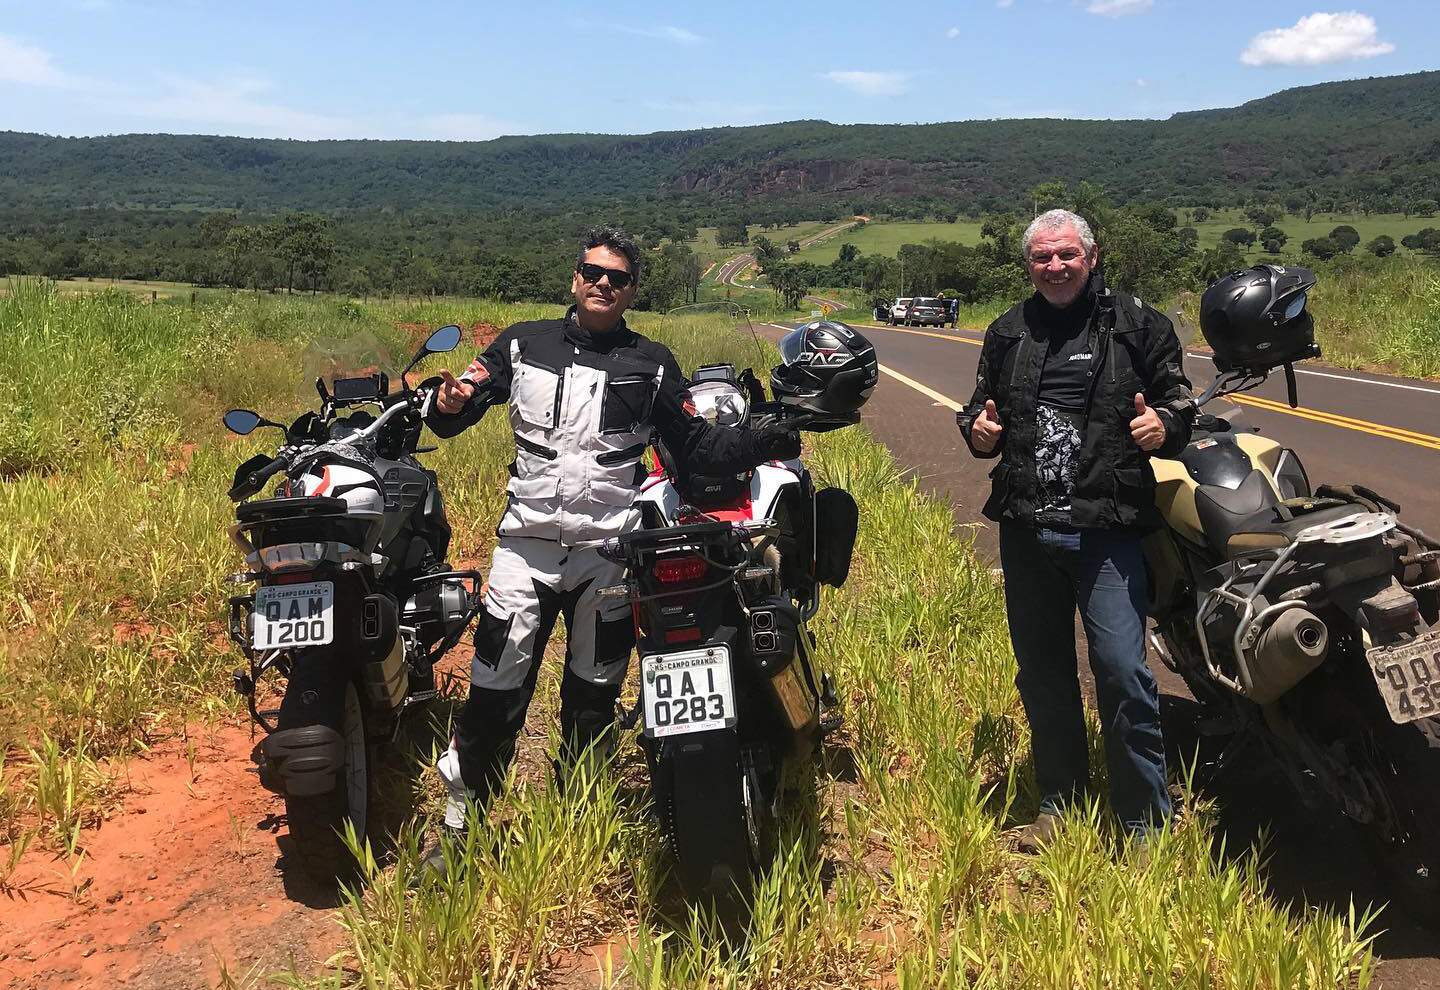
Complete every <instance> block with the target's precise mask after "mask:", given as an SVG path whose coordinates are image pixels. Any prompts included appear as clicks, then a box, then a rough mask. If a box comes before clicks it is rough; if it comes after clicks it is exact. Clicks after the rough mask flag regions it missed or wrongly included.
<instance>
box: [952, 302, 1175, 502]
mask: <svg viewBox="0 0 1440 990" xmlns="http://www.w3.org/2000/svg"><path fill="white" fill-rule="evenodd" d="M1040 305H1042V301H1041V298H1040V297H1039V295H1038V294H1037V295H1034V296H1031V297H1030V298H1029V299H1026V300H1025V301H1023V302H1021V303H1017V304H1016V305H1015V306H1012V307H1011V308H1010V309H1009V310H1008V311H1007V312H1005V313H1004V314H1003V315H1002V316H1000V318H999V319H997V320H996V321H995V322H994V323H992V324H990V326H989V328H988V329H986V331H985V342H984V345H983V346H982V348H981V351H980V366H979V370H978V371H977V373H976V376H975V392H974V394H973V395H972V396H971V397H970V402H969V403H968V404H967V405H966V406H965V408H964V409H962V410H961V411H960V412H959V413H957V414H956V422H957V423H958V424H959V426H960V431H961V435H962V436H963V437H964V439H965V445H966V446H967V447H969V448H970V452H971V453H972V454H974V455H975V456H976V457H999V458H1000V463H999V464H997V465H996V466H995V468H994V470H992V471H991V472H990V483H991V491H990V498H989V499H988V500H987V501H986V503H985V509H984V514H985V516H986V517H987V518H989V519H993V520H995V521H997V522H998V521H1000V520H1001V519H1010V520H1014V521H1017V522H1021V523H1025V524H1026V525H1034V523H1035V513H1036V506H1037V500H1038V497H1039V491H1040V484H1039V479H1038V477H1037V473H1036V466H1035V451H1034V446H1035V439H1036V405H1037V401H1038V396H1039V391H1040V373H1041V368H1042V366H1043V364H1044V360H1045V347H1044V346H1043V345H1042V344H1039V343H1037V342H1036V341H1035V340H1034V338H1033V336H1032V332H1031V328H1032V326H1034V325H1036V324H1037V322H1038V318H1039V317H1040V312H1039V310H1038V308H1037V307H1039V306H1040ZM1072 305H1076V306H1083V305H1090V306H1092V307H1093V309H1092V315H1091V317H1090V320H1089V323H1088V326H1087V328H1086V331H1085V332H1086V333H1088V334H1089V336H1090V354H1091V358H1090V366H1089V369H1088V371H1087V374H1088V377H1089V386H1088V393H1087V396H1086V401H1085V409H1084V417H1083V426H1082V432H1081V446H1080V454H1079V463H1078V465H1077V468H1076V472H1075V483H1074V489H1073V491H1072V492H1071V499H1070V520H1071V525H1073V526H1074V527H1076V528H1077V529H1108V528H1137V529H1150V528H1153V527H1155V526H1158V525H1159V524H1160V521H1161V520H1160V514H1159V511H1158V510H1157V509H1156V507H1155V473H1154V471H1152V470H1151V468H1150V457H1151V456H1154V457H1174V456H1176V455H1177V454H1179V453H1180V451H1182V450H1184V449H1185V446H1186V444H1188V443H1189V442H1190V433H1191V429H1192V426H1193V424H1194V420H1195V412H1196V407H1195V398H1194V396H1193V395H1192V394H1191V391H1190V381H1189V379H1187V378H1186V377H1185V368H1184V364H1183V359H1184V352H1183V350H1182V349H1181V347H1180V340H1179V338H1178V337H1176V335H1175V328H1174V326H1173V325H1172V324H1171V323H1170V321H1169V320H1168V319H1166V317H1165V316H1164V315H1163V314H1162V313H1160V312H1159V311H1158V310H1156V309H1154V308H1153V307H1151V306H1147V305H1146V304H1145V303H1143V302H1141V301H1140V299H1138V298H1137V297H1135V296H1131V295H1122V294H1117V293H1112V292H1108V291H1105V290H1104V289H1103V286H1102V284H1101V282H1100V280H1099V278H1098V277H1093V276H1092V279H1091V282H1090V284H1089V285H1088V286H1087V288H1086V296H1085V297H1082V298H1081V299H1079V300H1077V301H1076V302H1075V303H1073V304H1072ZM1137 392H1139V393H1143V394H1144V396H1145V402H1146V404H1147V405H1149V406H1150V407H1151V408H1153V409H1155V411H1156V412H1157V413H1158V414H1159V416H1160V419H1161V421H1162V422H1163V423H1164V424H1165V442H1164V444H1163V445H1162V446H1161V447H1160V448H1159V449H1157V450H1155V451H1154V452H1153V453H1146V452H1144V451H1142V450H1141V449H1140V448H1139V447H1138V446H1137V445H1136V444H1135V441H1134V439H1133V438H1132V437H1131V436H1130V421H1131V420H1132V419H1134V418H1135V394H1136V393H1137ZM987 399H994V400H995V405H996V408H997V409H998V410H999V413H1000V419H1001V421H1002V422H1003V423H1004V426H1005V429H1004V432H1003V433H1001V435H1000V442H999V444H998V445H997V446H996V448H995V450H993V451H991V452H989V453H982V452H980V451H978V450H976V449H975V446H974V443H973V442H972V440H971V436H970V428H971V427H972V426H973V425H974V423H975V418H976V417H977V416H979V414H980V412H981V411H982V410H983V409H984V408H985V401H986V400H987Z"/></svg>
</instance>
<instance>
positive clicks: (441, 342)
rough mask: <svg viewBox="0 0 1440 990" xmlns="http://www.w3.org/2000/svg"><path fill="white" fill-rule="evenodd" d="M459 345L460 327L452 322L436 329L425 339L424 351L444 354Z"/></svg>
mask: <svg viewBox="0 0 1440 990" xmlns="http://www.w3.org/2000/svg"><path fill="white" fill-rule="evenodd" d="M459 346H460V328H459V327H458V326H456V325H455V324H453V323H451V324H450V325H449V326H443V327H441V328H440V329H439V330H436V331H435V332H434V333H432V334H431V335H430V336H429V337H428V338H426V340H425V351H426V353H428V354H444V353H445V352H447V351H453V350H454V349H455V348H457V347H459Z"/></svg>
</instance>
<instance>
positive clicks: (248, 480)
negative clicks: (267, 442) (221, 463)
mask: <svg viewBox="0 0 1440 990" xmlns="http://www.w3.org/2000/svg"><path fill="white" fill-rule="evenodd" d="M285 464H286V461H285V459H284V458H282V457H277V458H275V459H274V460H272V461H271V462H270V463H269V464H266V465H264V466H262V467H258V468H256V469H255V470H254V471H251V472H250V473H249V474H248V475H246V476H245V484H246V485H247V486H248V487H250V488H259V487H260V486H261V485H263V484H265V482H266V481H268V480H269V479H270V478H271V477H272V476H273V475H276V474H278V473H280V472H281V471H283V470H284V469H285Z"/></svg>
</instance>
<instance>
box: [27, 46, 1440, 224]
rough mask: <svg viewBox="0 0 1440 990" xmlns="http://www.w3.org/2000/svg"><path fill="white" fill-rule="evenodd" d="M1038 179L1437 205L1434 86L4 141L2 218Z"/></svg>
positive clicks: (817, 206) (1422, 76) (982, 203)
mask: <svg viewBox="0 0 1440 990" xmlns="http://www.w3.org/2000/svg"><path fill="white" fill-rule="evenodd" d="M1047 179H1061V180H1064V181H1068V182H1076V181H1079V180H1081V179H1087V180H1089V181H1091V182H1096V183H1098V184H1100V185H1102V186H1104V188H1105V189H1107V190H1108V191H1109V192H1110V194H1111V195H1112V196H1113V197H1114V198H1115V199H1116V200H1117V201H1120V202H1126V201H1131V200H1137V199H1139V200H1145V201H1151V202H1162V203H1171V204H1182V203H1183V204H1190V203H1214V204H1216V205H1225V204H1234V203H1239V202H1244V201H1246V200H1248V199H1252V198H1256V197H1263V198H1269V199H1275V200H1282V201H1283V200H1284V199H1285V198H1286V197H1296V196H1310V197H1322V198H1326V199H1329V200H1332V201H1334V202H1336V203H1337V204H1341V205H1343V206H1346V207H1349V208H1356V209H1367V210H1376V211H1381V212H1384V211H1389V210H1392V209H1398V208H1400V207H1401V206H1402V204H1403V203H1404V202H1405V201H1406V200H1410V199H1433V198H1436V191H1437V186H1440V72H1424V73H1415V74H1411V75H1405V76H1392V77H1382V78H1375V79H1364V80H1355V81H1347V82H1337V83H1324V84H1321V85H1316V86H1307V87H1302V88H1298V89H1291V90H1286V91H1283V92H1280V93H1276V94H1274V95H1272V96H1268V97H1265V98H1263V99H1259V100H1255V101H1252V102H1250V103H1247V104H1244V105H1243V106H1240V107H1235V108H1230V109H1223V110H1205V111H1198V112H1191V113H1181V114H1176V115H1175V116H1173V117H1171V118H1169V119H1168V120H989V121H966V122H959V123H943V124H852V125H840V124H830V123H827V122H825V121H795V122H790V123H783V124H767V125H761V126H753V127H723V128H710V129H705V130H695V131H669V132H658V133H654V134H647V135H640V136H614V135H584V134H559V135H544V136H537V137H504V138H499V139H496V140H493V141H485V142H433V141H432V142H421V141H290V140H265V139H251V138H224V137H207V136H184V135H156V134H150V135H141V134H128V135H119V136H113V137H94V138H57V137H46V136H43V135H37V134H22V133H15V132H5V133H0V199H3V201H4V202H5V203H6V204H8V205H9V206H10V207H11V208H30V209H36V208H39V209H57V208H58V209H73V208H78V207H118V208H123V209H132V208H147V209H199V210H210V209H229V210H239V211H246V212H249V211H253V212H261V213H263V212H276V211H284V210H300V209H303V210H315V211H321V212H331V213H333V212H341V211H370V210H382V209H393V210H401V211H404V210H414V209H427V208H433V209H464V210H485V211H491V210H507V209H514V208H550V209H554V208H560V207H565V206H579V205H585V204H592V203H603V202H612V203H613V202H614V201H616V200H617V199H619V200H643V199H646V198H663V199H667V200H674V201H675V202H676V203H683V204H687V205H689V206H692V207H700V208H705V207H709V208H712V209H713V208H720V207H723V206H724V205H726V204H733V203H735V202H740V201H754V200H755V199H756V198H758V199H760V200H762V201H765V200H774V201H784V202H787V203H792V202H794V201H796V200H799V201H802V202H803V203H804V205H805V206H806V207H807V208H808V209H809V211H810V214H811V215H820V213H821V212H822V209H823V212H831V213H848V212H854V211H857V210H867V211H875V210H884V209H887V208H905V207H909V208H911V209H914V208H922V209H929V210H932V211H933V210H934V209H937V208H941V207H943V208H947V209H959V210H962V211H964V212H967V213H971V214H975V215H978V214H979V213H982V212H985V211H989V210H994V209H1004V208H1010V207H1012V206H1013V205H1014V204H1015V202H1016V200H1017V199H1018V197H1020V196H1021V195H1022V194H1023V192H1024V191H1025V190H1027V189H1029V188H1031V187H1032V186H1033V185H1035V184H1036V183H1038V182H1042V181H1045V180H1047ZM1297 206H1298V204H1297Z"/></svg>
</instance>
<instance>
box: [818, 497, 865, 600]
mask: <svg viewBox="0 0 1440 990" xmlns="http://www.w3.org/2000/svg"><path fill="white" fill-rule="evenodd" d="M859 528H860V507H859V506H858V505H856V504H855V497H854V496H853V495H851V494H850V493H849V492H847V491H846V490H845V489H843V488H822V489H820V491H818V492H816V493H815V580H817V581H819V582H820V583H821V584H828V585H830V586H831V587H832V588H838V587H840V586H841V585H843V584H844V583H845V579H846V578H847V577H849V576H850V558H851V555H852V554H853V553H854V551H855V534H856V531H857V530H858V529H859Z"/></svg>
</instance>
